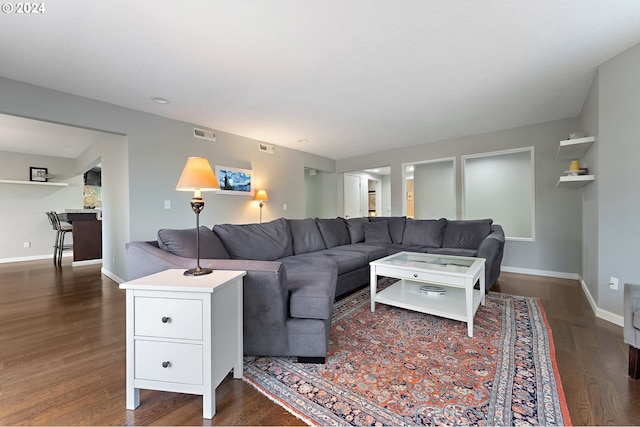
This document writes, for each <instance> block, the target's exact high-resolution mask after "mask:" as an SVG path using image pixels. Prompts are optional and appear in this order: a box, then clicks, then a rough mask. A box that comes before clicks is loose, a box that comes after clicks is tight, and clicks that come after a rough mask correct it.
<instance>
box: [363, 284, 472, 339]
mask: <svg viewBox="0 0 640 427" xmlns="http://www.w3.org/2000/svg"><path fill="white" fill-rule="evenodd" d="M424 285H425V283H424V282H415V281H412V280H406V279H402V280H399V281H397V282H396V283H394V284H393V285H391V286H389V287H388V288H386V289H384V290H382V291H380V292H377V293H376V295H375V302H379V303H382V304H387V305H392V306H394V307H400V308H405V309H408V310H413V311H419V312H421V313H426V314H432V315H434V316H439V317H445V318H447V319H452V320H458V321H461V322H466V323H467V325H468V330H469V334H468V335H469V336H470V337H472V336H473V316H475V314H476V311H477V310H478V307H479V306H480V304H481V302H482V296H483V295H482V293H481V292H480V291H479V290H477V289H474V290H473V302H472V309H471V318H469V317H468V312H467V304H466V292H465V289H464V288H458V287H452V286H446V285H443V287H444V288H445V290H446V294H445V295H427V294H424V293H422V292H420V287H421V286H424Z"/></svg>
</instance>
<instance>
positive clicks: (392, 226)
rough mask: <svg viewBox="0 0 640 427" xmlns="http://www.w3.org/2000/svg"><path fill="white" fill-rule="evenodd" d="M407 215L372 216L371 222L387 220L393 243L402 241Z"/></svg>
mask: <svg viewBox="0 0 640 427" xmlns="http://www.w3.org/2000/svg"><path fill="white" fill-rule="evenodd" d="M406 219H407V217H406V216H372V217H369V222H378V221H387V223H388V224H389V235H390V236H391V242H392V243H402V235H403V233H404V226H405V220H406Z"/></svg>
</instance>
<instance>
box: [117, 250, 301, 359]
mask: <svg viewBox="0 0 640 427" xmlns="http://www.w3.org/2000/svg"><path fill="white" fill-rule="evenodd" d="M126 249H127V259H128V261H129V274H130V276H131V278H138V277H142V276H146V275H149V274H153V273H157V272H159V271H164V270H167V269H170V268H184V269H185V270H186V269H189V268H193V267H195V265H196V260H195V259H192V258H183V257H179V256H177V255H173V254H171V253H169V252H166V251H163V250H162V249H160V248H159V247H158V245H157V242H142V241H136V242H129V243H127V245H126ZM200 266H201V267H204V268H213V269H217V270H241V271H246V272H247V275H246V276H245V277H244V280H243V282H244V285H243V305H244V309H243V313H244V316H243V317H244V319H243V320H244V325H243V329H244V353H245V354H252V355H255V354H256V352H255V350H254V349H258V348H259V349H261V351H263V350H262V349H264V348H265V345H266V346H267V347H272V348H273V349H274V354H286V353H282V351H284V349H287V348H288V339H287V328H286V322H287V317H288V314H289V313H288V311H289V290H288V288H287V273H286V270H285V268H284V265H283V264H282V263H280V262H277V261H252V260H240V259H201V260H200ZM262 355H267V354H262Z"/></svg>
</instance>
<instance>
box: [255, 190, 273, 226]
mask: <svg viewBox="0 0 640 427" xmlns="http://www.w3.org/2000/svg"><path fill="white" fill-rule="evenodd" d="M253 200H258V201H259V203H258V206H260V224H262V207H263V206H264V202H268V201H269V196H267V191H266V190H258V191H256V195H255V196H254V197H253Z"/></svg>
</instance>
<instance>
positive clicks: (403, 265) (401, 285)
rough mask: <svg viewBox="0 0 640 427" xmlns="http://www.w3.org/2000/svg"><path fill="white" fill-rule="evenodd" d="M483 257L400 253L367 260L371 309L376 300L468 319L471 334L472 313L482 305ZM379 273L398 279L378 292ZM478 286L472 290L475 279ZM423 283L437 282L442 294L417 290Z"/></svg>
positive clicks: (430, 312)
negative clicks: (442, 289)
mask: <svg viewBox="0 0 640 427" xmlns="http://www.w3.org/2000/svg"><path fill="white" fill-rule="evenodd" d="M484 264H485V259H484V258H472V257H460V256H450V255H435V254H424V253H414V252H399V253H397V254H393V255H389V256H388V257H385V258H381V259H379V260H376V261H372V262H371V263H369V265H370V267H371V311H372V312H374V311H375V309H376V302H379V303H382V304H387V305H392V306H395V307H401V308H405V309H408V310H414V311H419V312H421V313H427V314H433V315H435V316H440V317H446V318H448V319H453V320H459V321H462V322H467V331H468V334H469V336H470V337H473V316H475V314H476V311H477V310H478V307H479V306H480V304H482V305H484V303H485V302H484V292H485V279H484ZM378 276H385V277H391V278H396V279H400V280H399V281H398V282H396V283H394V284H393V285H391V286H389V287H388V288H386V289H384V290H382V291H380V292H378V291H377V284H378ZM478 281H479V282H480V289H474V286H475V284H476V283H477V282H478ZM425 284H431V285H437V286H440V287H442V288H444V290H445V294H444V295H427V294H425V293H423V292H421V291H420V287H421V286H425Z"/></svg>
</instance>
